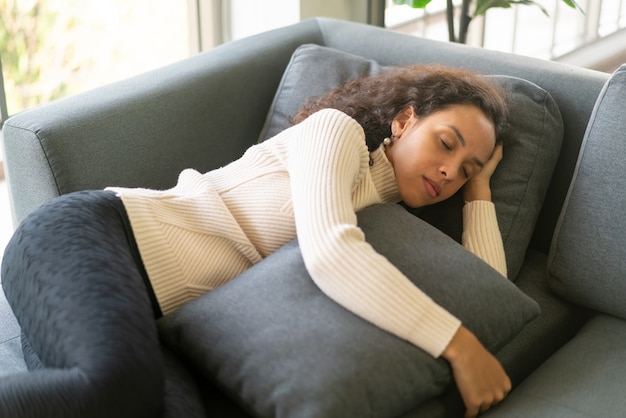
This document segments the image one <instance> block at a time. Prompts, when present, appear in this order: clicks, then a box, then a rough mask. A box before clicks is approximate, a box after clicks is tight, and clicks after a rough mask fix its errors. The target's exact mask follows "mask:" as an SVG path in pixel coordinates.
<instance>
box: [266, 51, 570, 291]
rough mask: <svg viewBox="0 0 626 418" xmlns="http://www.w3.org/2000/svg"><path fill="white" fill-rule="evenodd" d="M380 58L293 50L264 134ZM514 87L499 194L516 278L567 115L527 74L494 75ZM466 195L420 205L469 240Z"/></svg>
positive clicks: (495, 188) (374, 68)
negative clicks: (463, 209)
mask: <svg viewBox="0 0 626 418" xmlns="http://www.w3.org/2000/svg"><path fill="white" fill-rule="evenodd" d="M384 68H385V67H382V66H379V65H378V64H377V63H376V62H374V61H372V60H367V59H365V58H362V57H359V56H356V55H351V54H348V53H345V52H342V51H337V50H334V49H332V48H328V47H322V46H318V45H303V46H301V47H299V48H298V49H297V50H296V51H295V52H294V54H293V56H292V59H291V62H290V63H289V65H288V66H287V69H286V70H285V73H284V75H283V79H282V81H281V83H280V86H279V88H278V91H277V93H276V96H275V97H274V102H273V104H272V107H271V108H270V110H269V112H268V116H267V120H266V123H265V128H264V129H263V131H262V133H261V137H260V140H264V139H267V138H269V137H271V136H273V135H275V134H276V133H278V132H280V131H282V130H283V129H286V128H287V127H289V126H291V122H290V118H291V117H293V116H294V115H295V114H296V112H297V111H298V109H299V108H300V107H301V106H302V104H303V103H304V101H305V100H306V99H307V98H308V97H313V96H320V95H321V94H323V93H324V92H326V91H328V90H331V89H333V88H335V87H337V86H339V85H341V84H343V83H345V82H346V81H348V80H349V79H351V78H354V77H356V76H359V75H369V74H374V73H377V72H379V71H382V70H384ZM489 77H491V78H493V79H494V80H496V81H497V82H499V83H500V84H502V85H503V87H504V88H505V90H506V91H507V92H508V93H509V107H510V110H511V129H510V131H509V134H508V135H507V137H506V138H503V139H502V140H503V144H504V157H503V160H502V162H501V163H500V166H499V167H498V170H497V172H496V173H495V174H494V176H493V179H492V192H493V193H492V194H493V201H494V203H495V205H496V213H497V216H498V223H499V225H500V231H501V233H502V239H503V242H504V249H505V254H506V259H507V267H508V275H509V278H512V279H514V278H515V277H516V276H517V274H518V272H519V269H520V267H521V265H522V262H523V261H524V257H525V255H526V250H527V248H528V244H529V243H530V240H531V238H532V233H533V229H534V226H535V223H536V221H537V217H538V216H539V211H540V209H541V206H542V204H543V199H544V197H545V194H546V191H547V189H548V185H549V183H550V178H551V176H552V172H553V170H554V166H555V164H556V161H557V158H558V155H559V151H560V149H561V142H562V139H563V121H562V119H561V114H560V112H559V109H558V107H557V105H556V103H555V101H554V100H553V98H552V96H550V94H549V93H548V92H547V91H545V90H544V89H542V88H540V87H539V86H537V85H536V84H533V83H531V82H529V81H527V80H523V79H520V78H515V77H509V76H489ZM462 206H463V202H462V200H461V195H460V193H459V195H458V196H455V197H454V198H452V199H449V200H447V201H445V202H443V203H440V204H438V205H434V206H432V207H429V208H420V209H418V210H412V212H413V213H415V214H417V215H418V216H420V217H422V218H423V219H426V220H427V221H428V222H429V223H431V224H433V225H434V226H436V227H437V228H439V229H441V230H442V231H444V232H446V233H447V234H448V235H450V236H452V237H453V238H455V239H456V240H457V241H460V239H461V233H462V218H461V207H462Z"/></svg>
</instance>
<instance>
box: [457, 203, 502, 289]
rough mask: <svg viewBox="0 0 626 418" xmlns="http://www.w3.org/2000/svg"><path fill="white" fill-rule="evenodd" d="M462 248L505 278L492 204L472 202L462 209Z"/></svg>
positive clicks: (496, 222)
mask: <svg viewBox="0 0 626 418" xmlns="http://www.w3.org/2000/svg"><path fill="white" fill-rule="evenodd" d="M462 240H463V246H464V247H465V248H466V249H467V250H469V251H471V252H472V253H474V254H475V255H476V256H478V257H480V258H481V259H482V260H483V261H485V262H486V263H487V264H489V265H490V266H491V267H493V268H494V269H496V270H497V271H498V272H499V273H500V274H502V275H503V276H504V277H507V268H506V258H505V254H504V245H503V244H502V235H501V234H500V228H499V227H498V219H497V218H496V208H495V205H494V204H493V203H492V202H489V201H486V200H474V201H472V202H467V203H466V204H465V206H464V207H463V238H462Z"/></svg>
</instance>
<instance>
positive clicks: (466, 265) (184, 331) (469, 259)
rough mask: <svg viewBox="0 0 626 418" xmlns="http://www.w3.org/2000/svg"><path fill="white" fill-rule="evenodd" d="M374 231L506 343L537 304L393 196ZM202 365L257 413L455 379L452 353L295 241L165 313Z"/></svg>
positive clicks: (383, 399)
mask: <svg viewBox="0 0 626 418" xmlns="http://www.w3.org/2000/svg"><path fill="white" fill-rule="evenodd" d="M359 225H360V226H361V228H362V229H363V231H364V232H365V234H366V239H367V241H368V242H370V243H371V244H372V245H373V246H374V248H375V249H376V250H377V251H378V252H379V253H381V254H383V255H385V256H386V257H387V258H388V259H389V260H390V261H391V262H392V263H393V264H395V265H396V266H397V267H398V268H399V269H400V270H401V271H403V272H404V273H405V274H406V275H407V276H408V277H409V278H410V279H411V280H412V281H413V282H414V283H415V284H416V285H417V286H418V287H420V288H421V289H422V290H423V291H424V292H425V293H426V294H428V295H430V296H431V297H432V298H433V299H435V301H437V302H438V303H439V304H440V305H442V306H444V307H445V308H447V309H448V310H449V311H450V312H451V313H452V314H454V315H455V316H457V317H458V318H460V319H461V320H462V321H463V323H464V324H465V326H466V327H468V328H469V329H470V330H472V331H473V332H474V333H475V334H476V335H477V337H478V338H479V339H480V340H481V341H482V342H483V344H484V345H485V346H486V347H488V348H489V349H490V350H492V351H494V352H495V351H497V350H498V349H499V348H500V347H502V345H503V344H505V343H506V342H507V341H509V340H510V339H511V338H513V337H514V336H515V335H516V334H517V333H518V332H519V330H520V329H521V328H522V327H523V326H524V325H525V324H526V323H527V322H528V321H529V320H530V319H532V318H533V317H535V316H536V315H537V314H538V313H539V308H538V306H537V304H536V303H535V302H534V301H532V300H531V299H530V298H528V297H527V296H526V295H525V294H523V293H522V292H521V291H519V289H518V288H517V287H516V286H515V285H514V284H513V283H512V282H510V281H509V280H506V278H504V277H502V276H501V275H500V274H499V273H497V272H496V271H495V270H493V269H492V268H491V267H490V266H488V265H487V264H486V263H484V262H483V261H482V260H480V259H479V258H478V257H476V256H474V255H473V254H471V253H469V252H468V251H466V250H465V249H464V248H463V247H461V246H460V245H459V244H458V243H456V242H455V241H453V240H452V239H450V238H449V237H448V236H446V235H445V234H443V233H442V232H440V231H438V230H437V229H435V228H433V227H432V226H430V225H428V224H427V223H426V222H424V221H422V220H420V219H418V218H416V217H415V216H413V215H412V214H410V213H408V212H407V211H406V210H405V209H404V208H403V207H402V206H400V205H396V204H389V205H378V206H373V207H370V208H368V209H366V210H364V211H362V212H360V213H359ZM159 328H160V331H161V336H162V338H163V339H164V340H165V341H166V343H167V344H168V345H169V346H170V347H172V348H173V349H174V350H176V351H178V352H179V353H181V354H182V356H184V357H185V358H186V359H188V361H190V363H191V365H192V367H193V368H194V369H195V370H198V371H199V372H201V373H203V374H204V375H205V377H208V378H209V379H212V380H214V381H216V382H217V384H218V385H219V386H221V387H222V388H223V389H224V390H225V391H226V392H227V393H229V394H230V395H231V396H232V397H234V398H235V399H237V400H238V401H239V402H241V403H242V404H243V405H244V407H245V408H246V409H247V410H250V411H252V412H253V413H254V415H255V416H260V417H275V416H288V417H303V416H320V417H327V418H331V417H341V418H343V417H364V416H379V417H397V416H400V415H401V414H402V413H405V412H407V411H409V410H411V409H412V408H414V407H415V406H417V405H418V404H420V403H421V402H422V401H424V400H426V399H428V398H431V397H433V396H436V395H439V394H441V393H442V392H443V389H444V388H445V387H446V385H448V384H449V383H451V375H450V370H449V366H448V364H447V363H446V362H445V361H444V360H442V359H434V358H432V357H431V356H430V355H428V354H427V353H426V352H424V351H422V350H420V349H419V348H417V347H415V346H414V345H412V344H410V343H408V342H406V341H404V340H401V339H399V338H397V337H395V336H393V335H391V334H389V333H387V332H385V331H383V330H381V329H380V328H378V327H376V326H374V325H372V324H370V323H369V322H366V321H364V320H362V319H361V318H359V317H357V316H356V315H353V314H352V313H350V312H349V311H347V310H345V309H344V308H342V307H341V306H340V305H338V304H336V303H335V302H333V301H332V300H331V299H329V298H328V297H327V296H325V295H324V294H323V293H322V292H321V291H320V290H319V289H318V288H317V287H316V286H315V284H314V282H313V281H312V280H311V279H310V276H309V274H308V272H307V271H306V268H305V266H304V263H303V261H302V257H301V254H300V251H299V247H298V245H297V242H296V241H293V242H292V243H291V244H288V245H287V246H285V247H283V248H282V249H280V250H278V251H277V252H275V253H274V254H272V255H270V256H269V257H267V258H266V259H265V260H263V261H262V262H260V263H258V264H256V265H255V266H253V267H252V268H250V269H249V270H247V271H246V272H244V273H243V274H242V275H240V276H238V277H237V278H235V279H234V280H232V281H230V282H229V283H227V284H225V285H223V286H221V287H219V288H217V289H215V290H213V291H212V292H209V293H207V294H205V295H203V296H201V297H200V298H198V299H196V300H194V301H191V302H189V303H188V304H186V305H184V306H182V307H181V308H179V309H178V310H177V311H175V312H173V313H172V314H169V315H167V316H165V317H164V318H162V319H160V320H159Z"/></svg>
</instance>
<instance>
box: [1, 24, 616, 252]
mask: <svg viewBox="0 0 626 418" xmlns="http://www.w3.org/2000/svg"><path fill="white" fill-rule="evenodd" d="M304 43H316V44H320V45H326V46H329V47H332V48H335V49H339V50H343V51H346V52H350V53H352V54H356V55H361V56H363V57H365V58H370V59H374V60H376V61H377V62H378V63H379V64H381V65H403V64H410V63H439V64H446V65H453V66H460V67H466V68H470V69H472V70H475V71H478V72H480V73H483V74H506V75H511V76H516V77H521V78H525V79H527V80H529V81H532V82H534V83H536V84H538V85H539V86H541V87H543V88H544V89H546V90H547V91H548V92H550V94H551V95H552V96H553V97H554V99H555V100H556V102H557V104H558V106H559V108H560V110H561V114H562V116H563V119H564V123H565V138H564V142H563V146H562V150H561V155H560V157H559V161H558V163H557V167H556V171H555V174H554V176H553V179H552V182H551V185H550V188H549V190H548V197H547V199H546V202H545V204H544V207H543V210H542V213H541V214H540V217H539V219H538V222H537V226H536V230H535V236H534V238H533V243H532V246H534V247H535V248H537V249H539V250H541V251H544V252H546V253H547V251H548V248H549V245H550V241H551V237H552V232H553V229H554V225H555V224H556V221H557V218H558V214H559V212H560V209H561V205H562V203H563V200H564V199H565V194H566V191H567V188H568V185H569V183H570V180H571V175H572V172H573V170H574V166H575V162H576V158H577V155H578V150H579V147H580V143H581V141H582V138H583V134H584V131H585V127H586V121H587V120H588V118H589V115H590V114H591V110H592V108H593V104H594V102H595V98H596V97H597V95H598V93H599V92H600V89H601V88H602V85H603V83H604V81H605V80H606V79H607V78H608V75H607V74H604V73H600V72H595V71H591V70H585V69H581V68H575V67H571V66H566V65H562V64H557V63H554V62H548V61H543V60H537V59H532V58H525V57H521V56H512V55H510V54H506V53H500V52H495V51H488V50H484V49H479V48H472V47H467V46H464V45H458V44H452V43H444V42H437V41H432V40H427V39H422V38H417V37H412V36H408V35H402V34H399V33H395V32H392V31H389V30H385V29H382V28H378V27H374V26H368V25H363V24H358V23H351V22H345V21H340V20H334V19H328V18H316V19H311V20H306V21H304V22H300V23H298V24H295V25H292V26H288V27H284V28H280V29H276V30H273V31H270V32H266V33H262V34H259V35H256V36H253V37H250V38H247V39H242V40H239V41H235V42H231V43H228V44H225V45H222V46H220V47H218V48H215V49H213V50H211V51H208V52H206V53H203V54H200V55H198V56H196V57H193V58H190V59H188V60H184V61H181V62H178V63H176V64H173V65H170V66H168V67H165V68H162V69H159V70H156V71H152V72H149V73H147V74H144V75H141V76H138V77H134V78H131V79H129V80H126V81H123V82H119V83H115V84H112V85H109V86H105V87H102V88H99V89H96V90H94V91H90V92H86V93H83V94H80V95H77V96H74V97H71V98H68V99H64V100H61V101H58V102H56V103H52V104H50V105H46V106H42V107H40V108H38V109H33V110H30V111H27V112H24V113H22V114H20V115H17V116H14V117H13V118H10V119H9V120H8V121H7V123H6V124H5V127H4V132H3V134H4V142H5V161H6V166H7V177H8V180H9V191H10V193H11V197H12V205H13V208H14V212H15V222H19V221H20V220H21V219H23V218H24V216H26V215H27V214H28V213H29V212H31V211H32V210H34V209H35V208H36V207H38V206H39V205H40V204H42V203H44V202H45V201H47V200H49V199H50V198H52V197H54V196H57V195H60V194H63V193H68V192H71V191H75V190H83V189H94V188H98V189H99V188H103V187H106V186H109V185H118V186H129V187H135V186H141V187H152V188H166V187H171V186H172V185H173V184H174V183H175V181H176V178H177V175H178V173H179V172H180V171H181V170H182V169H184V168H187V167H192V168H195V169H197V170H200V171H206V170H209V169H212V168H216V167H218V166H220V165H223V164H225V163H227V162H228V161H230V160H232V159H235V158H237V157H238V156H240V155H241V153H243V151H244V150H245V149H246V148H247V147H248V146H250V145H252V144H253V143H254V142H255V141H256V139H257V138H258V135H259V132H260V131H261V129H262V127H263V124H264V121H265V115H266V113H267V111H268V109H269V107H270V104H271V102H272V99H273V96H274V92H275V91H276V88H277V87H278V84H279V82H280V79H281V76H282V73H283V70H284V69H285V67H286V66H287V64H288V62H289V59H290V57H291V54H292V53H293V51H294V50H295V49H296V48H297V47H298V46H299V45H301V44H304Z"/></svg>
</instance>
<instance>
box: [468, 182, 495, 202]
mask: <svg viewBox="0 0 626 418" xmlns="http://www.w3.org/2000/svg"><path fill="white" fill-rule="evenodd" d="M463 200H465V201H466V202H472V201H474V200H487V201H489V202H491V187H490V185H489V182H486V183H485V182H471V181H470V182H468V183H467V184H465V186H464V187H463Z"/></svg>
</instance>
